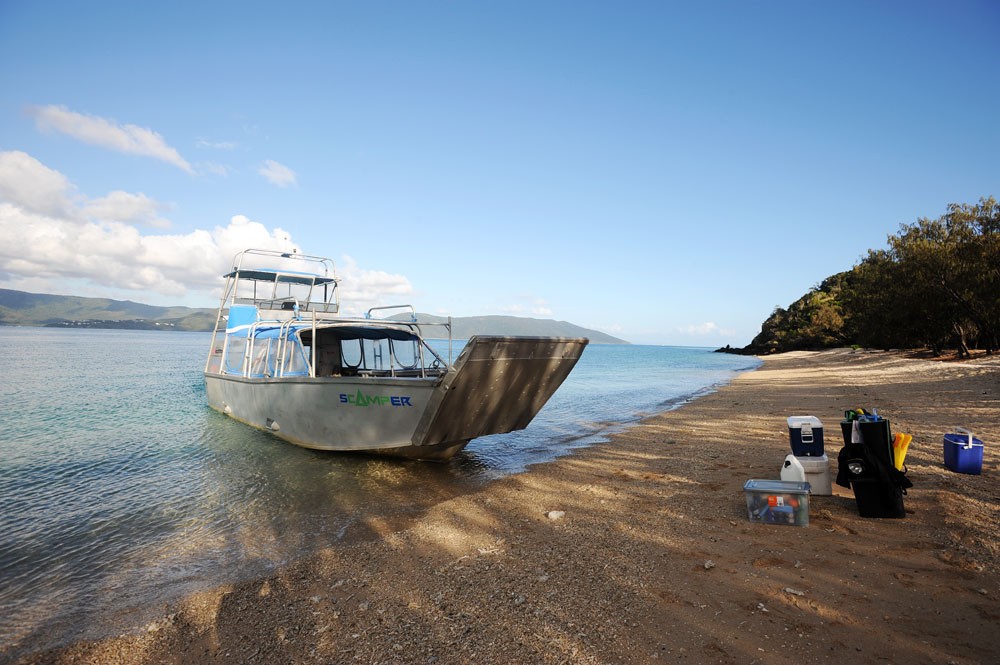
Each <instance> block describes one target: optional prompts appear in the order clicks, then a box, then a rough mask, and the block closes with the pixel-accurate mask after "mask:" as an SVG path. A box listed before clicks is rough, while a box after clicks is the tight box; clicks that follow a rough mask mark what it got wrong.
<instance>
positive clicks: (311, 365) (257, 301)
mask: <svg viewBox="0 0 1000 665" xmlns="http://www.w3.org/2000/svg"><path fill="white" fill-rule="evenodd" d="M247 255H252V256H263V257H267V258H268V259H271V260H272V261H274V262H275V263H276V264H277V265H276V266H275V267H273V268H260V267H254V268H245V267H243V261H244V259H245V258H247ZM234 263H235V264H236V265H235V267H234V268H233V270H232V272H230V273H229V274H227V275H225V277H226V287H225V291H224V293H223V298H222V302H221V304H220V307H219V313H218V316H217V318H216V326H215V331H214V332H213V334H212V345H211V351H210V353H209V357H208V361H207V363H206V366H205V371H206V372H209V373H214V374H225V375H230V376H242V377H245V378H286V377H287V378H292V377H312V378H316V377H340V376H370V377H396V378H407V377H419V378H426V377H429V376H440V375H441V374H443V373H444V372H445V371H446V370H447V368H448V366H449V364H450V358H449V362H445V361H444V359H443V358H441V357H440V356H439V355H438V354H437V353H436V352H435V351H434V350H433V349H432V348H431V347H430V346H428V345H427V343H426V342H425V341H424V339H423V337H422V334H421V326H422V325H444V326H445V327H446V328H447V329H448V337H449V356H450V348H451V324H450V321H449V322H448V323H431V322H418V321H417V318H416V313H415V312H414V310H413V307H412V306H410V305H399V306H390V307H373V308H371V309H369V310H368V312H367V313H366V314H365V316H364V317H363V318H349V317H341V316H339V313H340V301H339V294H338V291H337V284H338V280H337V278H336V276H335V274H334V272H333V264H332V262H331V261H330V260H329V259H325V258H322V257H312V256H304V255H298V254H294V253H293V254H289V253H282V252H270V251H266V250H246V251H245V252H241V253H240V254H238V255H237V258H236V260H235V261H234ZM292 268H294V269H292ZM302 268H312V270H311V271H310V270H303V269H302ZM400 308H403V309H408V310H409V312H410V317H409V320H408V321H407V320H397V319H384V318H374V317H373V314H374V312H376V311H379V310H393V309H400Z"/></svg>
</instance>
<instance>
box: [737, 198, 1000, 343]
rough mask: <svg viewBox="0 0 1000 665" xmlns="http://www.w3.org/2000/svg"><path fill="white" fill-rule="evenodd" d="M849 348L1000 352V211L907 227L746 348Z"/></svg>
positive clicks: (958, 213)
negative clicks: (972, 349) (945, 349)
mask: <svg viewBox="0 0 1000 665" xmlns="http://www.w3.org/2000/svg"><path fill="white" fill-rule="evenodd" d="M845 344H858V345H861V346H868V347H878V348H915V347H930V348H932V349H934V351H935V352H936V353H940V352H941V350H942V349H944V348H957V349H958V351H959V354H960V355H968V353H969V349H970V348H977V347H978V348H984V349H986V351H987V352H988V353H992V352H994V351H996V350H997V349H998V348H1000V204H998V203H997V201H996V200H995V199H993V197H990V198H988V199H980V201H979V203H977V204H975V205H968V204H958V203H953V204H951V205H949V206H948V209H947V212H946V213H945V214H944V215H942V216H941V217H939V218H937V219H933V220H932V219H919V220H917V222H916V223H914V224H903V225H901V226H900V229H899V232H898V233H896V234H893V235H890V236H889V237H888V247H887V248H886V249H880V250H870V251H869V252H868V254H867V256H865V258H863V259H862V260H861V261H859V262H858V264H857V265H855V266H854V267H853V268H852V269H851V270H849V271H847V272H843V273H839V274H837V275H833V276H832V277H829V278H827V279H826V280H824V281H823V282H822V283H821V284H819V285H817V286H815V287H814V288H813V289H811V290H810V291H809V293H807V294H806V295H804V296H803V297H802V298H800V299H799V300H797V301H795V302H794V303H792V305H791V306H789V308H788V309H787V310H785V309H782V308H780V307H779V308H776V309H775V311H774V312H773V313H772V314H771V316H770V317H769V318H768V319H767V321H765V322H764V324H763V326H762V328H761V333H760V334H759V335H758V336H757V337H755V338H754V340H753V341H752V342H751V343H750V346H749V347H747V350H748V351H751V352H753V353H761V352H764V353H766V352H773V351H788V350H793V349H809V348H812V349H815V348H826V347H832V346H842V345H845Z"/></svg>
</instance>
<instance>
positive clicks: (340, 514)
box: [0, 327, 758, 654]
mask: <svg viewBox="0 0 1000 665" xmlns="http://www.w3.org/2000/svg"><path fill="white" fill-rule="evenodd" d="M208 344H209V335H208V334H207V333H180V332H162V333H161V332H153V331H125V330H62V329H48V328H10V327H0V367H3V375H2V376H3V378H2V379H0V404H3V405H4V408H3V409H2V410H0V506H3V510H2V511H0V607H2V608H4V612H3V613H0V645H4V646H7V647H11V646H14V645H22V646H25V647H30V648H38V647H40V646H49V645H53V644H57V643H60V642H62V641H65V640H68V639H72V638H78V637H81V636H92V635H98V634H100V633H101V632H102V630H103V629H102V628H101V626H107V625H110V623H111V622H113V621H115V620H117V621H120V622H121V621H124V622H126V623H127V621H129V620H131V619H135V616H138V615H135V616H131V619H130V618H129V617H130V615H129V614H128V612H129V611H130V610H132V609H133V608H137V607H144V606H145V607H148V606H151V605H154V604H157V603H159V604H160V605H162V603H163V602H167V601H169V600H172V599H176V598H177V597H178V596H180V595H183V594H185V593H188V592H190V591H194V590H196V589H202V588H211V587H214V586H216V585H218V584H221V583H223V582H227V581H232V580H233V579H238V578H245V577H248V576H252V575H255V574H260V573H262V572H265V571H267V570H268V569H269V568H272V567H273V566H275V565H278V564H281V563H283V562H287V561H289V560H291V559H293V558H295V557H298V556H301V555H302V554H303V553H306V552H309V551H313V550H316V549H319V548H321V547H324V546H327V545H329V544H331V543H335V542H336V541H337V540H338V539H340V538H342V537H343V534H344V532H345V530H346V529H347V528H348V527H349V526H350V525H351V524H353V523H355V522H356V521H358V520H359V519H361V518H364V517H369V516H375V515H389V514H399V513H405V512H408V511H419V510H421V509H423V508H425V507H427V506H429V505H432V504H434V503H436V502H439V501H442V500H445V499H447V498H449V497H452V496H455V495H456V494H460V493H462V492H465V491H468V490H469V489H470V488H473V487H476V486H478V485H481V484H482V483H484V482H486V481H488V480H490V479H492V478H496V477H499V476H502V475H505V474H509V473H516V472H518V471H522V470H524V469H525V468H526V467H527V466H528V465H530V464H535V463H538V462H544V461H548V460H551V459H554V458H555V457H557V456H559V455H563V454H566V453H567V452H569V451H571V450H572V449H573V448H575V447H579V446H584V445H590V444H592V443H594V442H596V441H599V440H602V439H601V437H602V436H606V435H607V433H608V432H610V431H613V430H616V429H621V427H622V426H623V425H624V424H627V423H630V422H634V421H636V420H638V419H639V418H641V417H642V416H643V415H647V414H650V413H654V412H657V411H662V410H664V409H667V408H671V407H672V406H675V405H677V404H680V403H682V402H683V401H685V400H687V399H690V398H691V397H692V396H694V395H697V394H699V393H700V392H703V391H705V390H708V389H710V388H711V387H712V386H715V385H718V384H720V383H723V382H726V381H728V380H730V379H731V378H732V377H733V376H735V374H737V373H738V372H740V371H744V370H747V369H751V368H753V367H755V366H756V365H757V364H758V361H756V360H755V359H753V358H746V357H740V356H731V355H727V354H716V353H710V352H709V351H708V350H706V349H693V348H677V347H652V346H597V345H594V346H590V347H588V348H587V349H586V351H585V352H584V354H583V357H582V358H581V359H580V362H579V363H578V364H577V366H576V368H575V369H574V370H573V372H572V374H571V375H570V376H569V378H568V379H567V381H566V382H565V383H564V384H563V386H562V387H561V388H560V389H559V391H558V392H557V393H556V394H555V396H553V398H552V399H551V400H550V402H549V403H548V404H547V405H546V406H545V408H544V409H543V410H542V411H541V413H540V414H539V415H538V417H537V418H536V419H535V421H534V422H533V423H532V424H531V425H530V426H529V427H528V428H527V429H525V430H523V431H520V432H512V433H510V434H503V435H495V436H490V437H484V438H482V439H477V440H475V441H473V442H472V443H471V444H470V445H469V447H468V448H467V449H466V450H465V451H463V452H462V453H461V454H460V455H458V456H457V457H456V458H455V459H454V460H452V461H451V462H450V463H448V464H432V463H424V462H411V461H400V460H390V459H384V458H379V457H368V456H361V455H343V454H331V453H324V452H318V451H311V450H306V449H302V448H298V447H296V446H293V445H291V444H288V443H286V442H284V441H282V440H280V439H277V438H275V437H273V436H271V435H269V434H266V433H264V432H261V431H259V430H256V429H253V428H251V427H248V426H246V425H243V424H241V423H238V422H236V421H234V420H231V419H229V418H227V417H225V416H223V415H220V414H218V413H216V412H214V411H212V410H211V409H209V408H208V406H207V404H206V400H205V390H204V380H203V378H202V368H203V365H204V360H205V353H206V351H207V348H208ZM435 344H436V345H437V346H438V348H440V349H441V350H442V351H443V353H444V355H445V356H446V357H447V343H441V342H435ZM457 353H458V346H457V345H456V348H455V354H456V355H457ZM122 617H125V618H122ZM84 619H86V620H84ZM9 653H10V652H8V654H9Z"/></svg>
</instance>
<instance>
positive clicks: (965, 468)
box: [944, 427, 983, 475]
mask: <svg viewBox="0 0 1000 665" xmlns="http://www.w3.org/2000/svg"><path fill="white" fill-rule="evenodd" d="M944 465H945V466H946V467H948V468H949V469H951V470H952V471H954V472H956V473H969V474H972V475H979V474H980V473H981V472H982V470H983V442H982V441H980V440H979V439H977V438H976V437H974V436H972V434H970V433H969V430H967V429H963V428H961V427H956V428H955V431H954V432H952V433H951V434H945V435H944Z"/></svg>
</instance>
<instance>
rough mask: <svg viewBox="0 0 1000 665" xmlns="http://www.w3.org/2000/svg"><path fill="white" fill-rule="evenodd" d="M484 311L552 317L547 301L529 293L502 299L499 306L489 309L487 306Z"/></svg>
mask: <svg viewBox="0 0 1000 665" xmlns="http://www.w3.org/2000/svg"><path fill="white" fill-rule="evenodd" d="M511 300H513V302H510V301H511ZM504 301H506V302H504ZM484 309H485V310H486V311H488V312H490V311H492V312H502V313H503V314H510V315H513V316H524V315H525V314H531V315H533V316H552V308H551V307H549V303H548V301H547V300H545V299H544V298H538V297H535V296H534V295H533V294H531V293H519V294H516V295H513V296H508V297H506V298H502V299H501V304H498V305H494V306H491V307H490V306H487V307H485V308H484Z"/></svg>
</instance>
